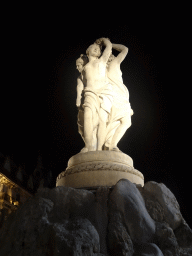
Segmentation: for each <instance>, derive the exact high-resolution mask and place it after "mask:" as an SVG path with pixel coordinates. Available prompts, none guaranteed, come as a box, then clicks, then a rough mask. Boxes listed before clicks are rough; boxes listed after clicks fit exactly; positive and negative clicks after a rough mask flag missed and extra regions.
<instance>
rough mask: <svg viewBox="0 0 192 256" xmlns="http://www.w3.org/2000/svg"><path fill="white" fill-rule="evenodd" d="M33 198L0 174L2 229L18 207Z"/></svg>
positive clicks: (0, 220) (0, 224)
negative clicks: (3, 224) (9, 215)
mask: <svg viewBox="0 0 192 256" xmlns="http://www.w3.org/2000/svg"><path fill="white" fill-rule="evenodd" d="M29 196H31V194H29V193H28V192H27V191H26V190H24V189H23V188H21V187H20V186H19V185H17V184H16V183H14V182H13V181H11V180H10V179H9V178H8V177H6V176H5V175H4V174H3V173H0V227H1V226H2V223H3V222H4V220H6V218H7V216H8V214H10V213H11V212H13V211H16V210H17V208H18V206H19V205H20V204H22V203H24V202H25V201H26V200H27V198H28V197H29Z"/></svg>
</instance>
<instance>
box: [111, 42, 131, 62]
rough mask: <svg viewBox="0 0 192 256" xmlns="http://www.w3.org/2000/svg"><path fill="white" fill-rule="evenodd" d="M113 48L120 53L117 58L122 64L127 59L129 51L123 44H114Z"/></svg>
mask: <svg viewBox="0 0 192 256" xmlns="http://www.w3.org/2000/svg"><path fill="white" fill-rule="evenodd" d="M112 48H113V49H115V50H117V51H119V52H120V53H119V54H118V55H117V57H116V61H117V62H118V63H119V64H120V63H121V62H122V61H123V60H124V59H125V57H126V55H127V53H128V50H129V49H128V48H127V47H126V46H124V45H122V44H112Z"/></svg>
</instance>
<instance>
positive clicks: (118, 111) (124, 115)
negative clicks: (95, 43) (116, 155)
mask: <svg viewBox="0 0 192 256" xmlns="http://www.w3.org/2000/svg"><path fill="white" fill-rule="evenodd" d="M112 48H113V49H115V50H117V51H119V52H120V53H119V54H118V55H117V57H115V56H114V55H111V56H110V58H109V60H108V63H107V76H108V79H109V81H110V83H111V84H112V85H113V91H114V93H115V97H114V100H113V107H112V111H111V116H110V122H109V124H108V128H107V129H108V130H107V136H106V141H105V147H107V148H109V150H115V151H119V149H118V147H117V143H118V142H119V141H120V139H121V138H122V137H123V135H124V134H125V132H126V130H127V129H128V128H129V127H130V126H131V115H133V110H132V109H131V106H130V103H129V92H128V89H127V87H126V86H125V85H124V83H123V79H122V72H121V69H120V64H121V62H122V61H123V60H124V59H125V57H126V55H127V53H128V48H127V47H126V46H124V45H121V44H112Z"/></svg>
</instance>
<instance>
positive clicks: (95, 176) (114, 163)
mask: <svg viewBox="0 0 192 256" xmlns="http://www.w3.org/2000/svg"><path fill="white" fill-rule="evenodd" d="M120 179H128V180H129V181H131V182H132V183H136V184H140V185H141V186H144V177H143V174H142V173H141V172H139V171H138V170H136V169H134V167H133V160H132V158H131V157H130V156H128V155H126V154H124V153H122V152H115V151H90V152H87V153H79V154H77V155H74V156H72V157H71V158H70V159H69V161H68V167H67V168H66V170H65V171H63V172H61V173H60V174H59V175H58V177H57V180H56V186H66V187H73V188H96V187H102V186H109V187H111V186H114V185H115V184H116V183H117V182H118V181H119V180H120Z"/></svg>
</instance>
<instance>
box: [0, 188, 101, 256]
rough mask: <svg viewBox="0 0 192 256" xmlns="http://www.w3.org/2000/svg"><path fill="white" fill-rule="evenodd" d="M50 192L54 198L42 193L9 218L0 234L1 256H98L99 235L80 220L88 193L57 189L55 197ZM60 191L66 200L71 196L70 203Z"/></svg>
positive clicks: (83, 219)
mask: <svg viewBox="0 0 192 256" xmlns="http://www.w3.org/2000/svg"><path fill="white" fill-rule="evenodd" d="M57 190H58V189H57ZM52 191H53V194H54V195H55V198H53V197H52V196H53V195H52V193H51V190H49V189H42V190H41V191H40V192H39V193H37V195H36V196H34V197H32V198H30V199H29V200H28V201H27V202H26V203H25V204H24V205H23V206H21V207H20V208H19V209H18V210H17V211H16V213H14V214H12V215H10V216H9V218H8V220H7V221H6V223H5V225H4V226H3V228H2V229H1V231H0V255H1V256H7V255H14V256H17V255H18V256H20V255H29V256H34V255H36V256H40V255H41V256H43V255H46V256H47V255H53V256H56V255H57V256H59V255H66V256H68V255H76V256H99V255H100V254H99V253H100V241H99V234H98V232H97V230H96V229H95V227H94V226H93V225H92V223H91V222H90V221H89V220H88V219H86V218H83V217H82V216H81V215H84V214H85V212H81V209H82V207H83V204H84V206H87V205H88V202H87V197H88V198H89V199H90V197H91V194H90V192H88V191H87V192H88V193H86V192H83V191H82V192H80V191H76V193H75V191H73V190H71V189H68V190H67V189H63V190H62V189H59V191H60V192H59V193H58V194H57V192H58V191H55V190H54V189H53V190H52ZM64 191H65V192H66V194H68V196H70V193H71V202H70V198H66V197H65V196H64V193H63V192H64ZM67 192H68V193H67ZM49 194H51V196H50V195H49ZM41 195H44V197H41ZM59 195H63V196H64V198H63V199H62V198H61V197H60V196H59ZM45 197H46V198H45ZM74 198H76V199H74ZM52 200H53V201H52ZM59 200H60V202H61V203H60V204H59ZM62 202H63V203H64V202H65V204H64V205H63V204H62ZM72 203H75V206H76V209H75V208H74V207H75V206H74V205H71V204H72ZM89 203H91V202H90V201H89ZM59 205H60V207H59ZM78 210H80V212H79V214H80V215H78ZM62 214H63V218H62ZM57 217H58V218H57Z"/></svg>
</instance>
